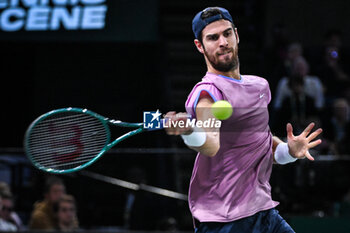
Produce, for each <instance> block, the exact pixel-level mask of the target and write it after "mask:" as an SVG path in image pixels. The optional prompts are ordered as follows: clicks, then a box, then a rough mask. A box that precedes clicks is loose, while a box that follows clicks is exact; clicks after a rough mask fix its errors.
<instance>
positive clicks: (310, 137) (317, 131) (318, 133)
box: [307, 128, 322, 142]
mask: <svg viewBox="0 0 350 233" xmlns="http://www.w3.org/2000/svg"><path fill="white" fill-rule="evenodd" d="M321 133H322V129H321V128H319V129H317V130H316V131H315V132H313V133H312V134H310V136H309V137H307V139H308V140H309V142H311V141H312V140H314V139H315V138H316V137H317V136H318V135H320V134H321Z"/></svg>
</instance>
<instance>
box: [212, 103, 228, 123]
mask: <svg viewBox="0 0 350 233" xmlns="http://www.w3.org/2000/svg"><path fill="white" fill-rule="evenodd" d="M211 112H212V113H213V115H214V116H215V118H216V119H218V120H226V119H228V118H229V117H230V116H231V115H232V112H233V109H232V105H231V104H230V103H229V102H227V101H226V100H219V101H216V102H215V103H213V105H212V106H211Z"/></svg>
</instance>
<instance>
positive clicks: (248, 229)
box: [196, 208, 295, 233]
mask: <svg viewBox="0 0 350 233" xmlns="http://www.w3.org/2000/svg"><path fill="white" fill-rule="evenodd" d="M196 233H295V231H294V230H293V229H292V228H291V227H290V226H289V224H288V223H287V222H286V221H285V220H284V219H283V218H282V217H281V216H280V215H279V214H278V211H277V210H276V209H274V208H273V209H269V210H264V211H260V212H258V213H256V214H254V215H252V216H249V217H246V218H242V219H239V220H236V221H233V222H227V223H222V222H202V223H199V224H198V225H197V228H196Z"/></svg>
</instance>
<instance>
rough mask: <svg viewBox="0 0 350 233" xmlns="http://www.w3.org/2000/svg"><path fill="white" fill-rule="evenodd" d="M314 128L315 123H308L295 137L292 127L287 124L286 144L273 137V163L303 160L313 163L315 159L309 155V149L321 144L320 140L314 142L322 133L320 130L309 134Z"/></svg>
mask: <svg viewBox="0 0 350 233" xmlns="http://www.w3.org/2000/svg"><path fill="white" fill-rule="evenodd" d="M314 126H315V123H310V124H309V125H308V126H307V127H306V128H305V130H304V131H303V132H302V133H301V134H300V135H297V136H295V135H294V134H293V127H292V125H291V124H290V123H288V124H287V143H285V142H283V141H282V140H281V139H279V138H278V137H276V136H274V137H273V144H272V151H273V161H274V163H278V164H287V163H291V162H294V161H296V160H297V159H304V158H308V159H309V160H311V161H314V160H315V159H314V157H312V155H311V154H310V152H309V149H311V148H314V147H315V146H317V145H319V144H321V143H322V140H321V139H317V140H314V139H315V138H316V137H317V136H318V135H320V134H321V133H322V129H321V128H319V129H317V130H315V131H314V132H312V133H311V131H312V129H313V127H314Z"/></svg>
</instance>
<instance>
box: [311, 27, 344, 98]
mask: <svg viewBox="0 0 350 233" xmlns="http://www.w3.org/2000/svg"><path fill="white" fill-rule="evenodd" d="M342 44H343V43H342V33H341V31H339V30H336V29H331V30H328V31H327V33H326V34H325V37H324V44H323V46H322V47H321V48H317V49H316V48H314V49H313V50H312V51H309V56H310V58H311V59H312V61H313V63H312V64H313V68H314V72H315V73H316V74H317V75H318V76H319V77H320V79H321V81H322V83H323V84H324V86H325V96H326V98H327V102H328V103H329V104H331V103H332V102H333V100H334V99H336V98H338V97H345V96H346V94H347V92H348V91H349V86H350V85H349V84H350V77H349V69H347V67H348V66H347V63H348V62H349V59H348V57H347V56H348V54H347V51H346V49H345V48H344V47H343V46H342Z"/></svg>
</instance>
